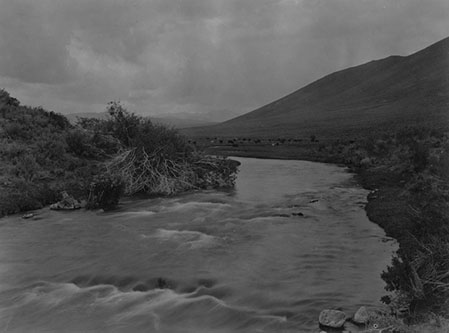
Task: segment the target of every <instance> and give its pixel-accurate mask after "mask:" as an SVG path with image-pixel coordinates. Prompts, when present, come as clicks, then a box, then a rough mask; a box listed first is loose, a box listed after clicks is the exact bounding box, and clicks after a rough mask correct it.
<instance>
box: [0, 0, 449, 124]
mask: <svg viewBox="0 0 449 333" xmlns="http://www.w3.org/2000/svg"><path fill="white" fill-rule="evenodd" d="M448 18H449V1H448V0H130V1H125V0H122V1H119V0H76V1H75V0H0V88H4V89H6V90H7V91H9V92H10V93H11V95H13V96H14V97H16V98H18V99H19V100H20V101H21V102H22V103H23V104H27V105H33V106H39V105H41V106H44V107H45V108H47V109H51V110H54V111H57V112H61V113H74V112H100V111H104V110H105V106H106V104H107V102H109V101H111V100H121V101H122V102H123V103H124V104H125V105H127V106H128V108H129V109H130V110H132V111H135V112H137V113H140V114H148V115H149V114H152V115H180V114H181V115H183V116H185V117H196V118H203V119H213V120H224V119H228V118H230V117H232V116H235V115H239V114H242V113H245V112H248V111H251V110H253V109H254V108H257V107H259V106H262V105H264V104H266V103H268V102H270V101H272V100H275V99H277V98H280V97H282V96H284V95H286V94H287V93H290V92H292V91H294V90H297V89H299V88H301V87H302V86H304V85H306V84H308V83H310V82H312V81H314V80H316V79H318V78H320V77H322V76H323V75H326V74H329V73H331V72H333V71H336V70H339V69H343V68H346V67H349V66H354V65H358V64H362V63H364V62H367V61H370V60H373V59H379V58H383V57H386V56H389V55H392V54H398V55H407V54H410V53H413V52H415V51H417V50H419V49H421V48H424V47H426V46H428V45H430V44H432V43H434V42H437V41H438V40H440V39H443V38H445V37H448V36H449V19H448Z"/></svg>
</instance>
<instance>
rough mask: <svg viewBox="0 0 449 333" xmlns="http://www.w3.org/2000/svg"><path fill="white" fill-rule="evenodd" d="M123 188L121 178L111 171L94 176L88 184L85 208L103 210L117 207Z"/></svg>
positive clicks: (123, 184)
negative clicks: (88, 189)
mask: <svg viewBox="0 0 449 333" xmlns="http://www.w3.org/2000/svg"><path fill="white" fill-rule="evenodd" d="M124 190H125V183H124V182H123V179H122V178H121V177H120V176H118V175H114V174H111V173H105V174H102V175H100V176H97V177H95V178H94V180H93V182H92V183H91V184H90V191H89V197H88V200H87V206H86V207H87V208H89V209H96V208H102V209H105V210H110V209H114V208H116V207H117V205H118V203H119V200H120V197H121V196H122V195H123V193H124Z"/></svg>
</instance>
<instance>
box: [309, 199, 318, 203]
mask: <svg viewBox="0 0 449 333" xmlns="http://www.w3.org/2000/svg"><path fill="white" fill-rule="evenodd" d="M318 201H319V200H318V199H312V200H310V201H309V203H314V202H318Z"/></svg>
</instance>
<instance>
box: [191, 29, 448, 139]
mask: <svg viewBox="0 0 449 333" xmlns="http://www.w3.org/2000/svg"><path fill="white" fill-rule="evenodd" d="M448 87H449V38H446V39H443V40H441V41H439V42H437V43H435V44H433V45H431V46H429V47H427V48H425V49H423V50H421V51H419V52H416V53H414V54H412V55H409V56H390V57H388V58H385V59H381V60H376V61H371V62H368V63H366V64H363V65H360V66H356V67H352V68H348V69H345V70H342V71H338V72H335V73H333V74H330V75H327V76H325V77H323V78H321V79H319V80H317V81H315V82H313V83H311V84H309V85H307V86H305V87H303V88H301V89H299V90H297V91H295V92H293V93H291V94H289V95H287V96H285V97H283V98H281V99H279V100H277V101H274V102H272V103H270V104H268V105H265V106H263V107H261V108H259V109H256V110H254V111H252V112H249V113H247V114H244V115H242V116H239V117H236V118H233V119H231V120H228V121H226V122H223V123H220V124H217V125H214V126H209V127H197V128H191V129H187V130H183V132H184V134H186V135H189V136H193V137H200V136H224V137H234V136H240V137H247V136H248V137H255V136H259V137H272V136H289V137H305V136H309V135H311V134H316V135H317V136H318V137H321V138H322V137H341V136H344V135H357V134H360V133H365V132H366V131H375V130H377V129H379V128H393V129H394V128H395V127H396V126H398V125H401V126H404V125H424V126H426V125H429V126H436V127H441V126H447V125H448V124H449V115H448V112H447V109H448V106H449V89H448Z"/></svg>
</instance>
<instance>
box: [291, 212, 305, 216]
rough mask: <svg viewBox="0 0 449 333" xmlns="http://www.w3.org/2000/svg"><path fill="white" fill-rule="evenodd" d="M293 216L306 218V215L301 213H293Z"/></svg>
mask: <svg viewBox="0 0 449 333" xmlns="http://www.w3.org/2000/svg"><path fill="white" fill-rule="evenodd" d="M292 215H293V216H304V214H303V213H301V212H298V213H292Z"/></svg>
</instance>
